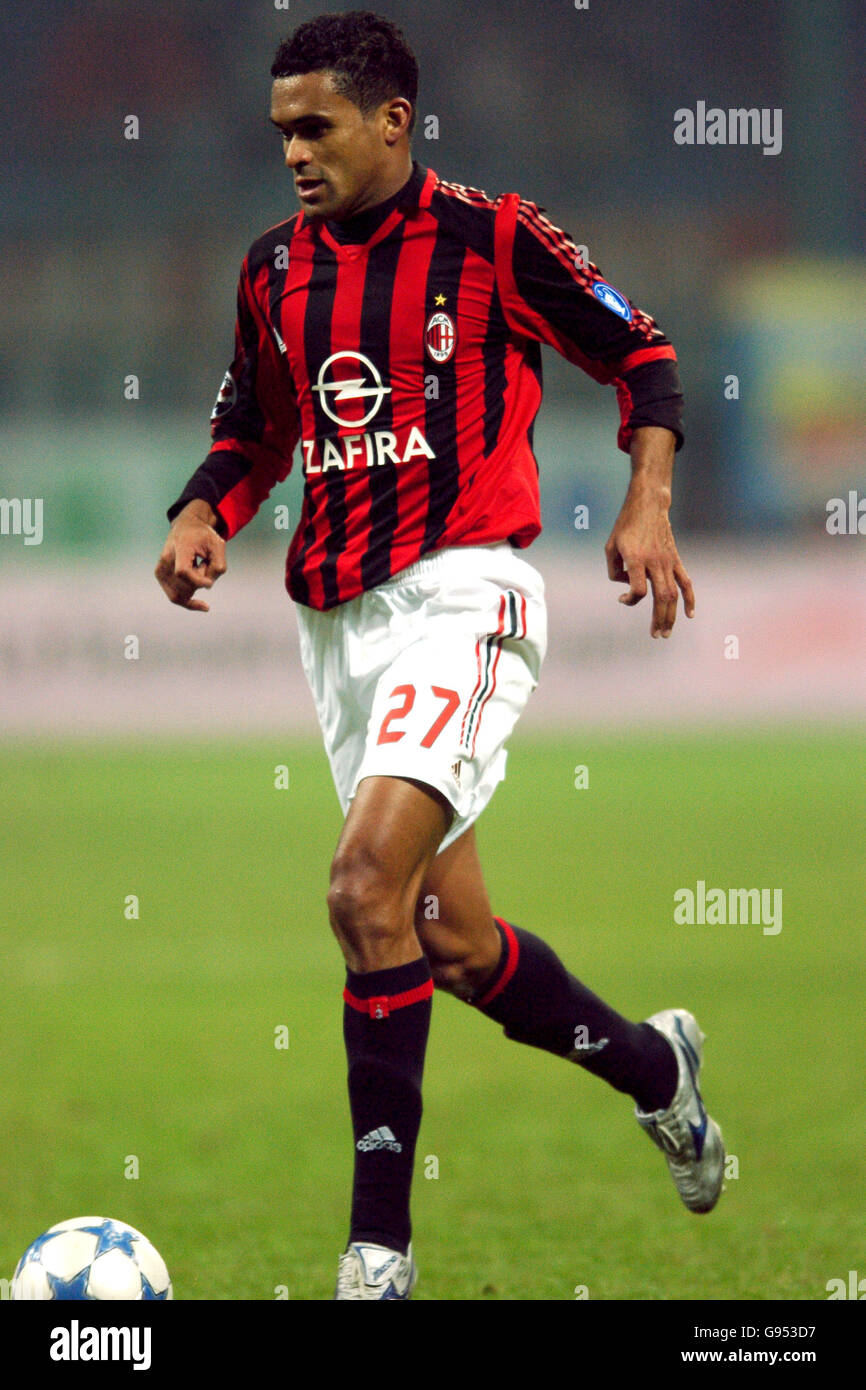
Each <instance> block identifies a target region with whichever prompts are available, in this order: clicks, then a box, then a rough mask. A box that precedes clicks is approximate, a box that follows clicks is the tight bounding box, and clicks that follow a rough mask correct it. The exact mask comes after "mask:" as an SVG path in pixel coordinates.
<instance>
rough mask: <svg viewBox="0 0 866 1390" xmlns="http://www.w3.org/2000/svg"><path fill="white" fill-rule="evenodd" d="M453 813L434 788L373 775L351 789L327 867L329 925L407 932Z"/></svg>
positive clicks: (398, 778)
mask: <svg viewBox="0 0 866 1390" xmlns="http://www.w3.org/2000/svg"><path fill="white" fill-rule="evenodd" d="M450 820H451V808H450V806H449V805H448V803H447V801H446V800H445V798H444V797H443V796H442V795H441V793H439V792H438V791H435V790H434V789H433V788H432V787H427V786H424V785H423V784H422V783H419V782H416V781H412V780H410V779H406V778H401V777H389V776H371V777H365V778H363V779H362V780H361V781H360V782H359V783H358V786H357V789H356V792H355V795H354V797H353V799H352V803H351V805H350V807H349V811H348V814H347V816H346V820H345V823H344V825H343V829H342V832H341V834H340V838H339V841H338V844H337V848H336V851H335V853H334V858H333V861H332V863H331V879H330V890H329V895H328V901H329V906H330V908H331V914H332V920H333V921H334V924H335V926H337V927H338V926H340V925H346V926H356V927H359V928H364V927H365V926H368V927H370V928H371V929H383V930H391V931H401V930H402V929H404V928H405V930H406V931H407V932H412V930H413V918H414V907H415V903H416V901H417V898H418V894H419V892H420V889H421V885H422V883H423V882H424V879H425V876H426V875H427V874H428V872H429V870H430V866H431V864H432V863H433V861H434V860H435V857H436V851H437V850H438V848H439V844H440V842H441V840H442V838H443V836H444V834H445V832H446V830H447V829H448V826H449V824H450Z"/></svg>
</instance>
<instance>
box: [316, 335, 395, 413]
mask: <svg viewBox="0 0 866 1390" xmlns="http://www.w3.org/2000/svg"><path fill="white" fill-rule="evenodd" d="M346 359H349V360H351V361H352V362H357V363H358V365H359V366H360V368H361V375H360V376H355V377H347V378H346V379H345V380H343V381H333V380H331V381H327V380H326V379H325V374H326V372H327V371H328V368H329V367H333V365H334V363H335V362H340V361H344V360H346ZM371 378H372V385H371V384H369V382H370V379H371ZM313 390H314V391H318V393H319V400H320V402H321V405H322V409H323V410H324V412H325V414H326V415H327V416H329V417H330V419H332V420H333V421H335V423H336V424H338V425H346V426H350V427H351V428H353V429H360V427H361V426H362V425H366V424H367V423H368V422H369V421H370V420H372V418H373V416H374V415H375V414H376V412H377V410H378V409H379V407H380V405H381V404H382V401H383V400H384V398H385V396H386V395H388V394H389V393H390V390H391V387H390V386H383V385H382V378H381V377H380V375H379V373H378V371H377V369H376V367H375V365H374V364H373V363H372V362H371V361H370V359H369V357H365V356H364V354H363V353H361V352H334V353H332V354H331V356H330V357H329V358H328V359H327V361H325V362H323V363H322V365H321V367H320V368H319V378H318V381H317V383H316V385H315V386H314V387H313ZM329 395H330V397H331V399H330V400H329V399H328V397H329ZM363 396H371V397H373V401H372V404H371V406H370V408H369V409H368V411H367V413H366V415H362V416H361V418H360V419H357V418H356V419H353V420H347V419H346V418H345V416H343V415H340V413H339V411H338V410H337V409H336V406H337V405H338V404H339V403H340V402H341V401H355V400H360V399H361V397H363Z"/></svg>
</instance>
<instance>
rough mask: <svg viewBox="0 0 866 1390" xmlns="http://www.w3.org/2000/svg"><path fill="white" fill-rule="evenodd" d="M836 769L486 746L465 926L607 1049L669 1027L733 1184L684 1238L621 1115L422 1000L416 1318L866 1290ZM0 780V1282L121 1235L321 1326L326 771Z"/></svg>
mask: <svg viewBox="0 0 866 1390" xmlns="http://www.w3.org/2000/svg"><path fill="white" fill-rule="evenodd" d="M864 751H866V750H864V737H863V734H862V733H858V732H855V731H846V730H835V731H829V730H827V731H821V730H817V731H813V732H811V733H809V732H804V733H787V732H784V731H780V732H776V733H772V732H766V731H764V732H762V731H758V730H755V731H751V732H747V733H734V732H732V733H730V734H724V735H722V734H709V733H707V734H693V735H688V734H675V733H671V734H670V735H668V736H666V737H661V736H660V737H657V738H643V737H636V736H631V735H622V736H620V737H611V736H607V737H601V736H598V735H593V736H592V737H589V738H587V737H581V736H580V735H579V734H577V733H575V734H574V735H573V736H562V737H557V738H551V739H548V740H546V741H538V740H537V739H535V738H533V737H530V736H529V735H528V734H521V735H520V736H518V737H516V738H515V740H514V741H513V745H512V751H511V756H510V765H509V775H508V778H507V780H506V782H505V784H504V786H503V787H501V788H500V789H499V791H498V792H497V794H496V796H495V797H494V800H493V802H492V804H491V806H490V808H489V809H488V811H487V812H486V813H485V815H484V816H483V817H482V820H481V822H480V823H479V830H478V833H479V841H480V844H481V849H482V854H483V858H484V862H485V866H486V873H487V879H488V884H489V886H490V890H491V897H492V900H493V904H494V910H495V911H497V912H499V913H501V914H502V915H504V916H507V917H510V918H511V920H513V921H515V922H518V923H520V924H521V925H523V926H525V927H527V928H529V929H530V930H534V931H537V932H539V933H540V934H541V935H543V936H545V937H546V938H547V939H548V940H549V941H550V942H551V944H552V945H553V946H555V947H556V948H557V950H559V952H560V953H561V954H562V956H563V958H564V959H565V960H566V962H567V964H568V965H569V967H570V968H571V969H572V970H573V971H574V972H575V973H576V974H578V975H579V976H580V977H581V978H583V979H584V980H585V982H586V983H587V984H589V985H590V986H591V987H592V988H594V989H595V990H596V991H597V992H598V993H600V994H602V995H603V996H604V997H605V998H607V999H608V1000H609V1001H610V1002H611V1003H612V1004H614V1005H615V1006H616V1007H617V1008H619V1009H620V1010H622V1011H623V1012H624V1013H626V1014H628V1015H629V1016H631V1017H644V1016H645V1015H646V1014H649V1013H651V1012H653V1011H654V1010H656V1009H660V1008H666V1007H669V1006H673V1005H685V1006H686V1007H689V1008H691V1009H692V1010H693V1011H694V1012H695V1013H696V1015H697V1017H698V1020H699V1022H700V1023H701V1025H702V1027H703V1029H704V1031H705V1032H706V1034H707V1037H708V1041H707V1045H706V1051H705V1067H704V1093H705V1098H706V1100H707V1103H708V1105H709V1108H710V1110H711V1112H712V1113H713V1114H714V1115H715V1116H716V1117H717V1118H718V1120H719V1121H720V1123H721V1125H722V1128H723V1131H724V1133H725V1138H726V1141H727V1146H728V1151H729V1153H730V1154H731V1155H733V1156H734V1157H735V1159H736V1165H735V1166H736V1169H737V1175H736V1176H734V1173H733V1168H732V1169H731V1176H730V1177H729V1180H728V1182H727V1190H726V1192H725V1194H724V1195H723V1197H722V1200H721V1202H720V1204H719V1207H718V1208H717V1210H716V1211H715V1212H714V1213H712V1214H711V1215H710V1216H702V1217H695V1216H692V1215H690V1214H689V1213H688V1212H686V1211H685V1209H684V1208H682V1207H681V1205H680V1203H679V1199H678V1198H677V1196H676V1193H675V1191H674V1188H673V1185H672V1183H671V1181H670V1178H669V1177H668V1174H667V1170H666V1167H665V1164H664V1160H663V1158H662V1156H661V1155H660V1154H659V1153H658V1152H657V1150H655V1149H654V1148H653V1146H652V1145H651V1144H650V1143H649V1142H648V1141H647V1139H646V1138H645V1137H644V1136H643V1135H642V1134H641V1133H640V1132H639V1131H638V1128H637V1126H636V1124H635V1122H634V1119H633V1117H632V1113H631V1111H632V1107H631V1103H630V1101H629V1100H628V1099H627V1098H626V1097H623V1096H620V1095H618V1094H616V1093H615V1092H613V1091H611V1090H609V1089H608V1088H607V1087H606V1086H605V1085H604V1084H603V1083H602V1082H600V1081H598V1080H596V1079H595V1078H593V1077H591V1076H588V1075H586V1074H584V1073H582V1072H581V1071H580V1070H579V1069H578V1068H576V1067H573V1066H571V1065H569V1064H567V1063H565V1062H562V1061H559V1060H557V1059H555V1058H552V1057H549V1056H548V1055H547V1054H545V1053H542V1052H540V1051H537V1050H535V1049H528V1048H521V1047H519V1046H517V1045H516V1044H514V1043H510V1042H508V1041H506V1040H505V1038H504V1037H503V1036H502V1034H501V1032H500V1030H499V1029H498V1027H497V1026H496V1025H495V1024H493V1023H491V1022H489V1021H488V1020H486V1019H484V1018H482V1017H480V1016H478V1015H476V1014H474V1013H473V1012H472V1011H471V1010H470V1009H468V1008H467V1007H466V1006H465V1005H461V1004H459V1003H458V1002H457V1001H455V1000H453V999H451V998H448V997H445V996H441V995H439V996H437V997H436V999H435V1001H434V1014H433V1029H432V1035H431V1043H430V1050H429V1053H428V1062H427V1073H426V1085H425V1113H424V1120H423V1125H422V1130H421V1137H420V1141H419V1146H418V1161H417V1166H416V1179H415V1197H414V1221H415V1243H416V1253H417V1257H418V1262H419V1267H420V1271H421V1282H420V1284H419V1287H418V1291H417V1294H416V1297H417V1298H419V1299H424V1298H429V1299H460V1300H464V1299H501V1300H512V1299H573V1298H574V1297H575V1290H576V1289H578V1288H579V1287H581V1286H583V1287H585V1288H586V1290H587V1292H588V1296H589V1298H590V1299H665V1300H679V1299H691V1298H698V1299H728V1298H745V1299H754V1300H763V1299H775V1298H781V1299H810V1298H817V1299H823V1298H826V1292H825V1289H826V1284H827V1281H828V1280H829V1279H831V1278H836V1277H843V1278H845V1277H847V1272H848V1270H849V1269H852V1268H859V1269H860V1271H861V1273H866V1269H864V1267H863V1260H864V1246H863V1240H862V1232H863V1227H862V1179H863V1153H864V1139H866V1098H864V1088H863V1085H862V1061H863V1056H864V1051H866V1048H864V1032H866V1026H864V1010H863V1004H862V922H863V908H864V898H866V884H864V876H863V842H862V826H863V823H864V785H863V776H862V768H863V766H864ZM278 764H286V765H287V766H288V768H289V787H288V789H287V790H277V789H275V786H274V776H275V774H274V769H275V767H276V766H277V765H278ZM578 764H584V765H586V766H587V767H588V772H589V785H588V787H586V788H585V789H582V790H577V789H576V788H575V786H574V780H575V779H574V769H575V767H576V765H578ZM0 776H2V788H3V795H2V801H0V821H2V852H0V871H2V895H0V896H2V904H0V915H2V919H3V921H2V933H3V942H4V947H3V977H4V979H3V996H4V1008H3V1015H4V1021H3V1028H2V1066H3V1087H2V1109H0V1132H2V1134H3V1150H4V1156H3V1164H2V1178H0V1204H2V1212H3V1221H2V1229H0V1246H2V1248H0V1275H2V1276H3V1277H4V1278H8V1277H9V1276H11V1273H12V1270H13V1268H14V1265H15V1262H16V1260H17V1258H18V1256H19V1255H20V1253H21V1251H22V1250H23V1249H24V1247H25V1246H26V1245H27V1244H28V1242H29V1241H30V1240H31V1239H32V1238H33V1237H34V1236H36V1235H38V1234H39V1233H40V1231H42V1230H44V1229H45V1228H46V1227H48V1226H49V1225H51V1224H53V1223H54V1222H55V1221H60V1220H63V1219H65V1218H68V1217H72V1216H78V1215H92V1214H96V1215H105V1216H115V1217H118V1218H119V1219H121V1220H126V1221H129V1222H131V1223H132V1224H133V1225H135V1226H138V1227H140V1228H141V1229H142V1230H144V1232H145V1233H146V1234H147V1235H148V1236H149V1237H150V1239H151V1240H153V1242H154V1244H155V1245H156V1246H157V1248H158V1249H159V1250H160V1251H161V1252H162V1254H163V1255H164V1257H165V1259H166V1261H167V1263H168V1266H169V1269H170V1272H171V1275H172V1278H173V1280H174V1286H175V1296H176V1297H177V1298H181V1299H273V1298H274V1297H275V1291H276V1290H278V1289H281V1288H283V1289H287V1290H288V1294H289V1296H290V1297H291V1298H294V1299H297V1298H316V1299H326V1298H329V1297H330V1296H331V1294H332V1291H333V1283H334V1277H335V1272H336V1260H337V1254H338V1252H339V1251H340V1249H341V1248H342V1246H343V1243H344V1240H345V1235H346V1218H347V1204H348V1190H349V1177H350V1165H351V1144H350V1141H349V1129H348V1110H347V1104H346V1100H345V1075H344V1059H343V1053H342V1035H341V1002H340V991H341V988H342V983H343V973H342V965H341V960H340V957H339V953H338V949H337V946H336V943H335V942H334V940H333V938H332V937H331V935H330V932H329V929H328V927H327V922H326V916H325V910H324V894H325V887H326V881H327V869H328V863H329V858H330V854H331V850H332V848H333V845H334V843H335V841H336V837H337V834H338V830H339V824H340V818H339V811H338V807H337V803H336V798H335V796H334V793H333V789H332V786H331V782H330V778H329V774H328V770H327V765H326V762H325V758H324V754H323V753H322V752H321V751H320V750H319V748H318V747H317V746H316V745H313V744H308V743H304V744H298V743H295V742H292V741H286V742H281V741H280V740H279V739H272V740H263V741H258V742H254V743H244V744H226V743H214V744H208V745H207V746H205V745H201V746H199V745H195V744H189V743H184V744H176V743H172V744H157V745H154V746H152V747H149V746H135V747H132V746H124V745H93V746H86V745H75V744H57V745H42V746H40V747H38V748H37V747H29V746H19V747H7V749H6V751H5V752H4V753H3V754H2V757H0ZM698 879H703V880H704V881H705V882H706V883H707V885H708V886H721V887H724V888H729V887H744V888H749V887H764V888H781V889H782V890H783V903H784V908H783V914H784V915H783V927H782V930H781V932H779V933H778V934H777V935H769V934H765V933H764V932H763V930H762V927H761V926H760V925H759V924H754V925H733V926H732V925H728V926H721V925H715V926H711V925H704V926H700V925H696V926H678V925H676V924H675V923H674V920H673V894H674V892H675V890H676V889H677V888H679V887H692V888H694V886H695V884H696V882H697V880H698ZM133 894H134V895H136V896H137V898H138V902H139V909H138V917H137V918H135V917H128V916H127V915H125V904H126V902H127V899H128V896H129V895H133ZM280 1028H286V1029H288V1046H287V1047H277V1046H275V1043H276V1042H277V1041H278V1040H280V1035H279V1033H278V1032H277V1030H278V1029H280ZM433 1159H435V1160H436V1162H435V1163H434V1162H433V1161H432V1160H433ZM437 1169H438V1176H433V1174H434V1173H435V1172H436V1171H437ZM136 1171H137V1173H138V1176H137V1177H135V1176H132V1174H134V1173H135V1172H136ZM425 1174H429V1176H426V1175H425ZM858 1262H859V1263H858Z"/></svg>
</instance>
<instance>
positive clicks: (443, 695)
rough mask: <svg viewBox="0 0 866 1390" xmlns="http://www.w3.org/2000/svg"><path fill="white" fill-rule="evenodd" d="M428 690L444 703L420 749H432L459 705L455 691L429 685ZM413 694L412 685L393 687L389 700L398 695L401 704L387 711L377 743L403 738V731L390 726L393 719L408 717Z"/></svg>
mask: <svg viewBox="0 0 866 1390" xmlns="http://www.w3.org/2000/svg"><path fill="white" fill-rule="evenodd" d="M430 689H431V690H432V692H433V694H434V695H435V696H436V699H437V700H444V701H445V705H444V708H443V709H442V710H441V711H440V713H439V714H438V715H437V716H436V719H435V720H434V722H433V723H432V724H431V725H430V728H429V729H428V730H427V732H426V734H425V735H424V737H423V738H422V740H421V747H422V748H432V747H433V744H434V743H435V742H436V740H437V738H438V737H439V735H440V734H441V732H442V730H443V729H444V728H445V725H446V724H447V723H448V720H449V719H450V718H451V716H452V714H453V713H454V712H455V710H456V709H457V707H458V705H459V704H460V696H459V695H458V694H457V691H456V690H445V689H444V688H443V687H442V686H441V685H431V687H430ZM415 694H416V691H415V687H414V685H397V686H395V687H394V689H393V690H392V691H391V694H390V696H389V699H391V700H393V699H394V697H395V696H397V695H399V696H401V697H402V702H401V703H400V704H399V705H395V707H394V708H393V709H391V710H389V711H388V713H387V714H386V715H385V718H384V719H383V720H382V727H381V729H380V730H379V737H378V739H377V740H376V742H377V743H397V742H398V741H399V740H400V739H401V738H403V736H404V734H405V733H406V730H405V729H393V730H392V729H391V727H390V726H391V724H392V723H393V722H394V720H395V719H405V718H406V717H407V716H408V715H409V713H410V712H411V710H412V706H413V705H414V704H415Z"/></svg>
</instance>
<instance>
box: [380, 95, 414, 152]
mask: <svg viewBox="0 0 866 1390" xmlns="http://www.w3.org/2000/svg"><path fill="white" fill-rule="evenodd" d="M412 110H413V108H412V103H411V101H407V100H406V98H405V97H392V99H391V100H390V101H388V102H386V103H385V106H384V108H383V112H384V116H385V140H386V142H387V144H389V145H396V143H397V141H398V140H400V139H402V137H403V136H404V135H408V134H409V127H410V126H411V124H412Z"/></svg>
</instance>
